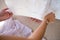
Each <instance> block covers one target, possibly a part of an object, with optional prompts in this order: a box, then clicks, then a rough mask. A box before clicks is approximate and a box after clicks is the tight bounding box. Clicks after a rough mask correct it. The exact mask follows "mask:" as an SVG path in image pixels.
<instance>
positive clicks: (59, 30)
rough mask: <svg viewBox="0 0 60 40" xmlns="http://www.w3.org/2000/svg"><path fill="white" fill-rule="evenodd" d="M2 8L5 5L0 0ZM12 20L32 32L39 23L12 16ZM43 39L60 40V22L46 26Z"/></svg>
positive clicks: (26, 18)
mask: <svg viewBox="0 0 60 40" xmlns="http://www.w3.org/2000/svg"><path fill="white" fill-rule="evenodd" d="M4 8H6V4H5V2H4V0H0V10H1V9H4ZM14 19H17V20H19V21H20V22H22V23H23V24H25V25H27V26H29V27H30V28H32V29H33V31H34V30H35V29H36V28H37V27H38V26H39V25H40V23H37V22H35V21H32V20H31V19H30V18H28V17H23V16H18V15H14ZM45 37H46V38H47V40H60V20H57V19H56V21H55V22H54V23H52V24H49V25H48V27H47V30H46V33H45Z"/></svg>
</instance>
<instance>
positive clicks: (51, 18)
mask: <svg viewBox="0 0 60 40" xmlns="http://www.w3.org/2000/svg"><path fill="white" fill-rule="evenodd" d="M44 20H46V21H48V22H54V21H55V14H54V13H53V12H51V13H49V14H48V15H46V16H45V17H44Z"/></svg>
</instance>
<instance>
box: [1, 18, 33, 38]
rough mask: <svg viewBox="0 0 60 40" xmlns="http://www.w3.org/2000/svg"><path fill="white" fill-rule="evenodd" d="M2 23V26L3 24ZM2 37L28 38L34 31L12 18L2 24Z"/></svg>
mask: <svg viewBox="0 0 60 40" xmlns="http://www.w3.org/2000/svg"><path fill="white" fill-rule="evenodd" d="M1 23H2V24H1ZM0 24H1V25H0V26H2V25H3V27H0V35H13V36H19V37H28V36H29V35H30V34H31V33H32V29H30V28H29V27H28V26H26V25H24V24H22V23H21V22H19V21H18V20H13V19H12V18H10V19H7V20H5V21H4V22H0Z"/></svg>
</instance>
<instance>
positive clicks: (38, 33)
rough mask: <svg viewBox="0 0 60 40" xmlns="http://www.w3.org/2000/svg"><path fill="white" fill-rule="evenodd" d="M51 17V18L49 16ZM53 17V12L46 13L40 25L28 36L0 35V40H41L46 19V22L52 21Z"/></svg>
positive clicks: (45, 26)
mask: <svg viewBox="0 0 60 40" xmlns="http://www.w3.org/2000/svg"><path fill="white" fill-rule="evenodd" d="M51 17H52V18H51ZM54 19H55V15H54V14H52V13H51V14H48V15H47V16H46V17H45V18H44V20H43V21H42V23H41V24H40V26H39V27H38V28H37V29H36V30H35V31H34V32H33V34H31V35H30V36H29V37H28V38H22V37H16V36H6V35H5V36H4V35H2V36H0V40H41V39H42V37H43V36H44V33H45V30H46V28H47V21H48V22H53V21H54Z"/></svg>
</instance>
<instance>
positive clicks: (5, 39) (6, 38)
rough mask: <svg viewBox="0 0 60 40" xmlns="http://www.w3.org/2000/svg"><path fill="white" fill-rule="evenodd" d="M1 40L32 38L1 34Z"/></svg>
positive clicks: (26, 39)
mask: <svg viewBox="0 0 60 40" xmlns="http://www.w3.org/2000/svg"><path fill="white" fill-rule="evenodd" d="M0 40H31V39H28V38H23V37H17V36H7V35H0Z"/></svg>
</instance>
